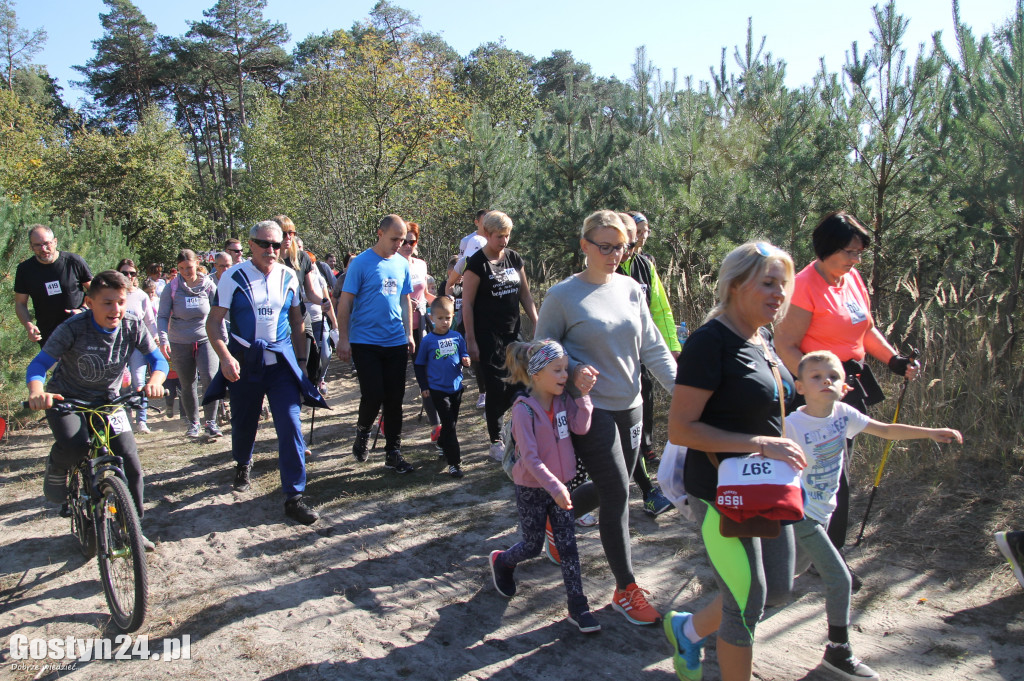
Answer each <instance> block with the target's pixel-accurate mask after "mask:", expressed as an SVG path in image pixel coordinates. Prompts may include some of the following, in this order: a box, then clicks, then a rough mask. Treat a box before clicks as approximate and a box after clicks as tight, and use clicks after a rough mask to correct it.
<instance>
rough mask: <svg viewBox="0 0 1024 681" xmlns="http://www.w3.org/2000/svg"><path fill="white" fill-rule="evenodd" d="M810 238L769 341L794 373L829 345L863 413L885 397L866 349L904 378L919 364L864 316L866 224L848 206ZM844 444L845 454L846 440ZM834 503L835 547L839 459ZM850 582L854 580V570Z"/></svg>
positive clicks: (843, 499) (844, 487)
mask: <svg viewBox="0 0 1024 681" xmlns="http://www.w3.org/2000/svg"><path fill="white" fill-rule="evenodd" d="M811 240H812V243H813V245H814V253H815V255H816V256H817V259H815V260H814V261H813V262H812V263H811V264H809V265H808V266H807V267H805V268H804V269H803V270H801V271H800V273H799V274H797V275H796V282H795V286H794V290H793V302H792V303H791V305H790V307H789V312H787V313H786V317H785V319H783V320H782V321H781V322H779V324H778V325H777V328H776V330H775V347H776V350H777V351H778V353H779V357H780V358H781V359H782V361H783V362H784V363H785V364H786V367H787V368H788V369H789V370H790V371H792V372H794V374H795V373H796V369H797V366H798V365H799V364H800V359H801V358H802V357H803V356H804V355H805V354H806V353H808V352H811V351H813V350H829V351H831V352H834V353H835V354H836V355H837V356H838V357H839V359H840V360H841V361H842V362H843V368H844V369H845V370H846V382H847V383H848V384H849V385H850V388H851V390H850V391H849V392H848V393H847V395H846V397H845V398H844V399H843V402H846V403H847V404H849V405H851V406H853V407H855V408H856V409H858V410H859V411H862V412H864V413H867V408H868V406H869V405H872V404H875V403H877V402H881V401H882V399H883V397H884V395H883V394H882V389H881V388H880V387H879V386H878V382H877V381H876V380H875V378H874V375H873V374H872V373H871V367H870V366H869V365H868V364H866V363H865V361H864V360H865V357H866V356H867V355H871V356H872V357H874V358H875V359H877V360H879V361H880V362H884V363H885V364H886V365H888V367H889V369H890V370H891V371H892V372H893V373H894V374H897V375H899V376H906V377H907V378H910V379H912V378H914V376H916V375H917V371H918V368H919V365H918V363H917V362H916V361H913V360H911V359H910V358H908V357H904V356H902V355H900V354H899V353H898V352H897V351H896V349H895V348H893V346H892V345H890V344H889V342H888V341H886V340H885V337H884V336H883V335H882V333H881V332H880V331H879V330H878V327H876V326H875V322H874V319H873V318H872V316H871V298H870V296H869V295H868V289H867V286H865V285H864V280H863V279H862V278H861V276H860V273H859V272H858V271H857V270H856V269H854V265H856V264H857V263H859V262H861V261H862V260H863V258H864V252H865V251H866V250H867V248H868V246H869V245H870V244H871V237H870V235H869V234H868V230H867V228H865V227H864V225H863V224H862V223H861V222H860V221H859V220H858V219H857V218H855V217H854V216H852V215H850V214H849V213H847V212H845V211H838V212H835V213H829V214H828V215H826V216H825V217H824V218H822V220H821V222H820V223H818V226H817V227H815V228H814V233H813V234H812V235H811ZM848 445H849V452H850V454H852V453H853V442H852V441H850V442H849V443H848ZM846 461H849V457H846ZM838 503H839V506H838V507H837V508H836V510H835V513H833V514H832V520H831V522H830V523H829V528H828V534H829V538H830V539H831V540H832V543H833V544H834V545H835V546H836V548H841V547H842V546H843V544H845V543H846V528H847V523H848V516H849V506H850V491H849V484H848V481H847V472H846V470H845V466H844V470H843V475H842V478H841V480H840V485H839V495H838ZM854 581H855V582H857V581H858V580H857V578H856V577H854Z"/></svg>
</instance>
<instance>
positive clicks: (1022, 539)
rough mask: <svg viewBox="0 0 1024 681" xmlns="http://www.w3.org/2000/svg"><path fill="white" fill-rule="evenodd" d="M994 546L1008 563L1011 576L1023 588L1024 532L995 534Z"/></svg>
mask: <svg viewBox="0 0 1024 681" xmlns="http://www.w3.org/2000/svg"><path fill="white" fill-rule="evenodd" d="M996 546H998V547H999V551H1000V552H1001V553H1002V554H1003V556H1004V557H1005V558H1006V560H1007V562H1009V563H1010V568H1011V569H1012V570H1013V576H1014V577H1016V578H1017V581H1018V582H1020V585H1021V586H1022V587H1024V569H1022V566H1024V532H996Z"/></svg>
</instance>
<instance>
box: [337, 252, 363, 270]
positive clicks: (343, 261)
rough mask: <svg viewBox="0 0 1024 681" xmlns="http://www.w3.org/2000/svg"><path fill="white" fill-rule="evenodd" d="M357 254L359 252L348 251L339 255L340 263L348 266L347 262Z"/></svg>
mask: <svg viewBox="0 0 1024 681" xmlns="http://www.w3.org/2000/svg"><path fill="white" fill-rule="evenodd" d="M357 255H359V254H358V253H353V252H352V251H349V252H348V253H346V254H345V255H343V256H341V264H342V265H344V266H345V267H348V264H349V263H350V262H352V258H354V257H356V256H357Z"/></svg>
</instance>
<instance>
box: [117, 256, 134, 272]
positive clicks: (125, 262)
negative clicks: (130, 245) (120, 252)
mask: <svg viewBox="0 0 1024 681" xmlns="http://www.w3.org/2000/svg"><path fill="white" fill-rule="evenodd" d="M125 265H128V266H129V267H131V268H132V269H133V270H136V273H137V271H138V269H139V268H138V267H136V266H135V261H134V260H132V259H131V258H124V259H123V260H121V262H119V263H117V267H116V268H115V269H117V271H118V272H120V271H121V268H122V267H124V266H125Z"/></svg>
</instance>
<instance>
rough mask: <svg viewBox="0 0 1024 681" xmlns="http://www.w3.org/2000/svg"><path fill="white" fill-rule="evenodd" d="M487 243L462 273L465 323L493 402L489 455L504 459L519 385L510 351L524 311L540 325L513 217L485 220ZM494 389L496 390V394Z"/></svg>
mask: <svg viewBox="0 0 1024 681" xmlns="http://www.w3.org/2000/svg"><path fill="white" fill-rule="evenodd" d="M481 225H482V226H483V229H484V231H485V232H486V233H487V244H486V245H485V246H484V247H483V248H481V249H480V250H479V251H477V252H476V253H474V254H473V255H472V257H470V258H469V259H468V260H467V261H466V271H465V273H463V275H462V322H463V324H464V325H465V328H466V347H467V348H468V349H469V357H470V359H472V360H473V361H474V362H479V363H480V369H479V371H481V372H483V375H484V384H485V386H486V387H487V390H486V393H487V403H486V405H485V406H484V416H485V419H486V421H487V435H488V437H489V438H490V441H491V447H490V451H489V454H490V456H491V457H492V458H494V459H497V460H499V461H500V460H501V457H502V454H504V452H505V445H504V443H503V442H502V441H501V417H502V415H503V414H504V413H505V412H506V411H508V408H509V407H511V406H512V397H513V395H514V393H515V390H516V387H515V386H513V385H510V384H509V383H507V382H506V381H505V379H506V378H507V377H508V372H507V371H506V370H505V348H507V347H508V345H509V343H512V342H513V341H516V340H518V339H519V331H520V320H519V307H520V305H522V308H523V310H524V311H525V312H526V316H527V317H529V318H530V321H531V322H533V324H534V325H536V324H537V306H536V305H535V304H534V302H533V294H531V293H530V284H529V282H527V280H526V272H524V271H523V259H522V257H521V256H520V255H519V254H518V253H516V252H515V251H513V250H512V249H511V248H509V247H508V242H509V237H510V236H511V234H512V218H510V217H509V216H508V215H506V214H505V213H502V212H501V211H500V210H492V211H491V212H489V213H487V214H486V215H485V216H484V218H483V221H482V222H481ZM492 391H493V392H492Z"/></svg>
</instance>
